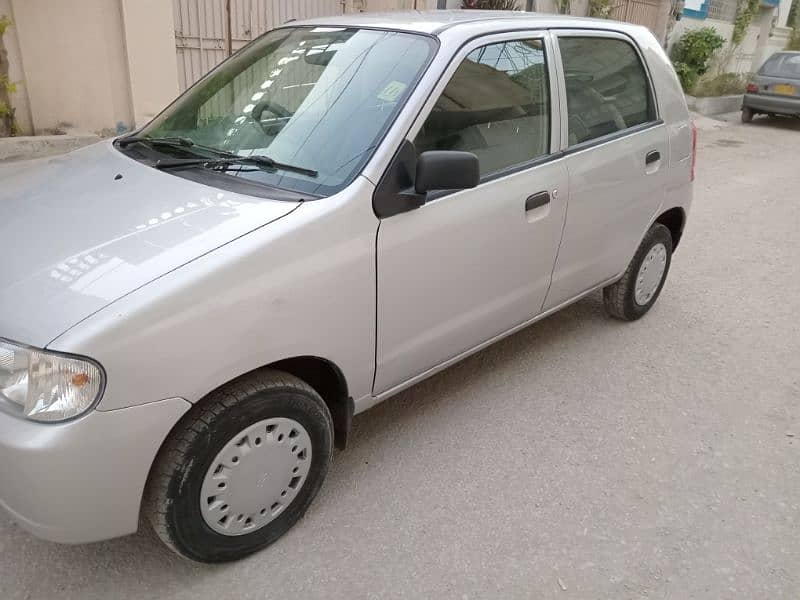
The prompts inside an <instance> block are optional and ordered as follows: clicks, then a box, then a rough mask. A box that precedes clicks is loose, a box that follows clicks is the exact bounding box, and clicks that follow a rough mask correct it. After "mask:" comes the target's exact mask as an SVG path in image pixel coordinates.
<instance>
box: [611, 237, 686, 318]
mask: <svg viewBox="0 0 800 600" xmlns="http://www.w3.org/2000/svg"><path fill="white" fill-rule="evenodd" d="M671 262H672V234H671V233H670V232H669V229H667V228H666V227H664V226H663V225H661V224H660V223H656V224H654V225H653V226H652V227H651V228H650V229H649V230H648V231H647V234H646V235H645V236H644V239H643V240H642V243H641V244H639V248H638V249H637V250H636V254H634V255H633V259H632V260H631V262H630V264H629V265H628V268H627V269H626V270H625V273H624V274H623V275H622V278H621V279H620V280H619V281H617V282H616V283H612V284H611V285H609V286H607V287H605V288H603V304H604V305H605V308H606V312H608V314H609V315H611V316H612V317H615V318H617V319H622V320H623V321H635V320H636V319H638V318H640V317H642V316H644V314H645V313H646V312H647V311H648V310H650V308H651V307H652V306H653V304H655V302H656V299H657V298H658V295H659V294H660V293H661V288H662V287H664V282H665V281H666V279H667V273H668V272H669V266H670V263H671Z"/></svg>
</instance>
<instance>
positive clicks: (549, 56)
mask: <svg viewBox="0 0 800 600" xmlns="http://www.w3.org/2000/svg"><path fill="white" fill-rule="evenodd" d="M514 40H542V49H543V51H544V58H545V65H546V67H547V85H548V88H549V92H550V107H549V108H550V122H549V124H548V125H549V129H550V143H549V144H548V149H547V152H546V153H545V154H542V155H541V156H537V157H535V158H532V159H530V160H527V161H524V162H521V163H516V164H514V165H509V166H508V167H506V168H504V169H499V170H497V171H493V172H492V173H487V174H486V175H483V176H481V180H480V183H479V184H478V185H479V186H480V185H483V184H484V183H486V182H489V181H493V180H495V179H499V178H501V177H506V176H508V175H512V174H514V173H517V172H520V171H523V170H526V169H529V168H531V167H534V166H537V165H538V164H541V163H543V162H546V161H547V160H552V159H553V158H554V155H556V154H558V153H559V148H560V144H561V140H560V138H561V128H560V127H558V126H557V125H558V123H560V122H561V111H560V108H561V100H560V97H559V94H560V92H559V90H557V87H558V84H557V79H556V77H557V73H556V70H555V67H554V61H553V52H554V51H555V47H554V45H553V43H552V36H551V34H550V33H549V32H548V31H547V30H546V29H527V28H526V29H517V30H514V31H503V32H493V33H490V34H487V35H481V36H477V37H474V38H470V39H469V40H467V41H465V42H464V43H463V44H462V45H461V46H460V47H459V48H458V50H457V51H456V52H454V53H453V55H452V56H451V58H450V61H449V62H448V63H447V66H446V67H445V68H444V70H443V71H442V72H441V73H440V74H439V78H438V79H437V81H436V84H435V85H434V86H433V88H432V89H431V91H430V93H429V94H428V97H427V98H426V99H425V103H424V104H423V105H422V108H421V109H420V110H419V112H418V113H417V115H416V117H415V118H414V122H413V123H412V125H411V126H410V127H409V129H408V131H407V132H406V135H405V136H404V138H403V139H405V140H408V141H410V142H412V143H413V141H414V139H415V138H416V137H417V134H419V130H420V129H421V128H422V126H423V125H424V124H425V121H426V119H427V118H428V115H430V113H431V111H432V110H433V107H434V106H435V105H436V102H437V101H438V100H439V97H440V96H441V95H442V92H444V90H445V88H446V87H447V85H448V84H449V83H450V81H451V80H452V78H453V75H455V73H456V71H457V70H458V67H459V66H460V65H461V63H462V62H463V61H464V60H465V59H466V57H467V56H468V55H469V54H470V53H472V52H473V51H474V50H477V49H478V48H482V47H483V46H490V45H492V44H496V43H501V42H507V41H514ZM391 162H393V161H390V164H391ZM387 168H388V167H387ZM451 193H453V191H452V190H443V191H441V192H434V193H432V194H429V196H428V198H429V200H434V199H437V198H441V197H443V196H446V195H449V194H451Z"/></svg>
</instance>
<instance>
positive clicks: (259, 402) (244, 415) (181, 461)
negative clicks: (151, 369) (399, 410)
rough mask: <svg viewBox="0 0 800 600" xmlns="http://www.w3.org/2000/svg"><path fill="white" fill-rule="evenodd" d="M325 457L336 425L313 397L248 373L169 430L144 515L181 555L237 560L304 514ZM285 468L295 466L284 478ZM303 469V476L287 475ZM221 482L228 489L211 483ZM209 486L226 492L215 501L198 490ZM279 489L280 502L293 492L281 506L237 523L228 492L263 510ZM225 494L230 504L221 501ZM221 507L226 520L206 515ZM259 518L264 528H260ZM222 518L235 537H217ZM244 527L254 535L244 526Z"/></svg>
mask: <svg viewBox="0 0 800 600" xmlns="http://www.w3.org/2000/svg"><path fill="white" fill-rule="evenodd" d="M275 423H278V425H275ZM292 423H294V425H292ZM270 424H272V425H270ZM270 426H272V427H273V429H272V430H270V429H269V427H270ZM279 431H283V432H284V433H285V435H284V433H280V434H278V433H277V432H279ZM259 432H260V433H259ZM243 433H244V434H245V435H244V437H242V435H243ZM292 434H294V437H293V436H292ZM298 435H299V437H298ZM270 436H271V437H270ZM300 446H302V450H298V448H299V447H300ZM251 452H252V454H250V453H251ZM332 453H333V421H332V419H331V415H330V412H329V410H328V407H327V406H326V405H325V402H324V401H323V400H322V398H321V397H320V396H319V394H318V393H317V392H316V391H315V390H314V389H312V388H311V387H310V386H309V385H308V384H306V383H305V382H304V381H302V380H300V379H298V378H297V377H294V376H292V375H289V374H287V373H283V372H279V371H272V370H267V369H264V370H260V371H255V372H254V373H252V374H250V375H245V376H243V377H242V378H240V379H237V380H235V381H233V382H231V383H230V384H228V385H227V386H224V387H222V388H220V389H219V390H216V391H215V392H212V393H211V394H210V395H209V396H207V397H206V398H205V399H203V400H202V401H201V402H199V403H198V404H196V405H195V406H194V407H192V409H190V411H189V412H188V413H187V414H186V416H185V417H184V418H183V419H182V421H181V422H180V423H179V425H178V426H177V427H176V429H175V430H174V431H173V432H172V433H171V434H170V437H169V438H167V441H166V442H165V443H164V445H163V446H162V448H161V450H160V451H159V454H158V457H157V458H156V461H155V463H154V465H153V468H152V469H151V473H150V478H149V481H148V485H147V489H146V492H145V501H144V510H145V514H146V516H147V517H148V519H149V520H150V523H151V524H152V526H153V529H154V530H155V532H156V533H157V534H158V536H159V537H160V538H161V540H162V541H163V542H164V543H165V544H166V545H167V546H168V547H169V548H170V549H172V550H173V551H175V552H176V553H178V554H179V555H181V556H183V557H186V558H189V559H191V560H195V561H198V562H206V563H217V562H226V561H232V560H238V559H240V558H243V557H245V556H247V555H249V554H252V553H254V552H256V551H258V550H260V549H262V548H264V547H266V546H268V545H269V544H271V543H273V542H274V541H276V540H277V539H278V538H279V537H281V536H282V535H283V534H284V533H286V532H287V531H288V530H289V529H290V528H291V527H292V526H293V525H294V524H295V523H296V522H297V521H298V520H299V519H300V518H301V517H302V516H303V514H304V513H305V512H306V509H308V507H309V506H310V504H311V502H312V501H313V499H314V497H315V496H316V495H317V492H318V491H319V489H320V487H321V486H322V482H323V480H324V479H325V476H326V475H327V472H328V466H329V464H330V460H331V456H332ZM301 455H303V458H301ZM221 457H222V458H221ZM274 458H277V459H278V462H279V463H280V464H281V467H280V468H279V467H277V466H274V464H275V460H274ZM265 459H266V460H265ZM305 460H309V462H308V463H305V462H304V461H305ZM281 461H283V462H281ZM286 461H290V464H289V466H284V463H285V462H286ZM234 463H236V464H234ZM223 464H224V465H225V466H224V467H223ZM266 465H269V466H266ZM291 465H297V466H294V467H293V469H292V470H291V472H290V471H289V469H290V468H291ZM300 466H302V469H301V470H300V476H297V477H295V476H293V475H292V473H297V472H298V468H299V467H300ZM212 467H215V470H214V469H212ZM237 467H238V469H239V470H236V469H237ZM273 469H274V471H273ZM264 470H267V471H273V472H272V474H270V473H269V472H267V473H263V471H264ZM262 473H263V476H262ZM237 478H238V479H237ZM212 479H213V480H214V481H212ZM218 479H226V480H227V483H225V485H223V481H220V483H219V484H217V483H216V480H218ZM287 481H288V483H286V482H287ZM293 482H294V484H295V486H294V487H291V489H290V486H292V483H293ZM209 485H211V486H212V487H215V486H216V485H219V487H225V486H227V488H230V489H229V490H227V491H224V492H221V494H222V495H221V496H220V497H219V499H217V500H215V501H214V502H212V498H214V496H211V497H208V496H207V494H208V488H207V487H204V486H209ZM262 486H264V487H265V488H266V491H264V490H263V489H262ZM276 486H277V487H276ZM281 487H285V488H286V489H284V490H283V491H281V492H279V494H280V496H286V495H287V491H288V492H290V493H289V495H288V498H289V500H288V501H284V502H285V506H283V505H281V506H278V507H277V508H275V507H276V505H278V504H279V502H275V503H274V504H272V505H271V507H270V508H268V507H267V506H264V507H263V509H262V510H260V511H259V510H258V509H254V510H256V511H258V512H251V513H249V514H248V515H247V516H246V517H245V518H244V521H243V514H239V515H237V514H235V513H236V512H238V511H237V506H235V504H236V502H234V494H235V493H238V494H239V495H240V497H239V500H241V502H239V506H238V509H242V507H243V506H244V505H245V504H247V503H252V502H256V503H258V504H259V505H260V504H261V503H264V504H269V503H270V502H272V500H270V497H262V495H263V494H269V493H270V490H271V493H272V494H273V496H274V492H275V490H276V489H280V488H281ZM225 494H229V495H230V497H231V500H230V504H231V506H228V505H227V504H225V503H224V502H227V500H226V498H227V496H225ZM242 494H244V499H242V498H241V495H242ZM273 499H274V498H273ZM202 502H206V505H204V506H203V507H202V508H201V503H202ZM220 502H222V504H220ZM218 509H219V510H220V511H221V510H225V511H228V512H229V513H230V514H229V515H228V517H229V518H230V521H227V519H226V518H225V515H224V514H223V513H222V512H216V513H215V514H214V516H213V518H212V517H210V516H209V515H210V513H211V512H213V511H216V510H218ZM245 512H247V511H245ZM220 515H222V518H220V519H219V521H217V520H216V519H217V517H220ZM270 519H271V520H270ZM259 520H261V521H268V522H266V523H265V524H263V525H259ZM223 521H225V522H227V523H228V525H227V526H228V527H231V528H238V529H239V531H238V532H237V533H232V532H228V531H225V532H224V533H221V532H220V531H222V528H223V527H224V526H225V525H224V524H223ZM242 523H244V524H242ZM248 524H249V527H251V528H253V531H251V532H247V530H246V529H243V528H245V527H246V526H248ZM212 526H213V528H212ZM215 528H216V529H219V530H220V531H218V530H215Z"/></svg>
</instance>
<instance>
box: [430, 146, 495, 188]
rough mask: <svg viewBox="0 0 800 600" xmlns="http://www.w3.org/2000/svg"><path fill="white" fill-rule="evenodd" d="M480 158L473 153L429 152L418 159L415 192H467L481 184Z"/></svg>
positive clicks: (454, 151)
mask: <svg viewBox="0 0 800 600" xmlns="http://www.w3.org/2000/svg"><path fill="white" fill-rule="evenodd" d="M480 177H481V174H480V167H479V164H478V157H477V156H475V155H474V154H472V153H471V152H459V151H456V150H429V151H428V152H423V153H422V154H420V156H419V159H417V173H416V177H415V179H414V190H415V191H416V192H417V193H418V194H425V193H427V192H432V191H435V190H466V189H470V188H474V187H476V186H477V185H478V183H479V182H480Z"/></svg>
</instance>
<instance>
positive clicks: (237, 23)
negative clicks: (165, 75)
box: [172, 0, 431, 91]
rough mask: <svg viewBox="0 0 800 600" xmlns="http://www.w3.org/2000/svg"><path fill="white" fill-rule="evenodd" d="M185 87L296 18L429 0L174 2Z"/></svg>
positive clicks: (407, 5)
mask: <svg viewBox="0 0 800 600" xmlns="http://www.w3.org/2000/svg"><path fill="white" fill-rule="evenodd" d="M172 3H173V13H174V16H175V48H176V51H177V54H178V82H179V83H180V88H181V91H183V90H185V89H186V88H188V87H189V86H190V85H192V84H193V83H194V82H195V81H197V80H198V79H200V78H201V77H202V76H203V75H205V74H206V73H207V72H208V71H210V70H211V69H212V68H213V67H215V66H216V65H217V64H219V63H220V62H222V61H223V60H224V59H225V58H226V57H227V56H228V55H229V54H230V52H236V50H238V49H239V48H241V47H242V46H244V45H245V44H247V42H249V41H250V40H252V39H254V38H256V37H258V36H259V35H261V34H262V33H264V32H265V31H268V30H270V29H272V28H274V27H277V26H278V25H281V24H283V23H285V22H287V21H289V20H292V19H307V18H311V17H319V16H328V15H341V14H343V13H346V12H364V11H367V10H369V11H382V10H403V9H411V8H414V7H415V6H418V7H419V8H424V6H423V4H425V5H430V4H431V3H430V2H428V0H172Z"/></svg>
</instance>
